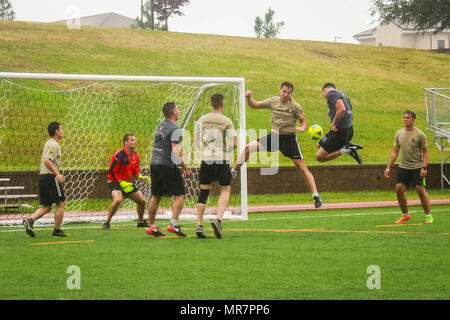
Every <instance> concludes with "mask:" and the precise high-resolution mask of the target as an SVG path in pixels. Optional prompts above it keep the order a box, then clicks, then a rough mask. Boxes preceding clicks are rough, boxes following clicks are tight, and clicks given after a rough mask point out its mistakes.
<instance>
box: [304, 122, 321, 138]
mask: <svg viewBox="0 0 450 320" xmlns="http://www.w3.org/2000/svg"><path fill="white" fill-rule="evenodd" d="M308 136H309V137H310V138H311V139H314V140H318V139H322V137H323V129H322V127H321V126H319V125H318V124H315V125H313V126H311V127H310V128H309V130H308Z"/></svg>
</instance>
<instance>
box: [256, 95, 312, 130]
mask: <svg viewBox="0 0 450 320" xmlns="http://www.w3.org/2000/svg"><path fill="white" fill-rule="evenodd" d="M261 106H262V107H264V108H270V110H272V120H271V122H270V123H271V124H272V129H273V130H275V131H278V132H280V133H295V128H296V126H297V120H300V122H301V121H303V120H304V119H305V113H304V112H303V110H302V108H301V107H300V105H299V104H298V103H297V102H296V101H295V100H294V99H291V100H290V101H288V102H282V101H281V99H280V97H272V98H269V99H266V100H264V101H262V102H261Z"/></svg>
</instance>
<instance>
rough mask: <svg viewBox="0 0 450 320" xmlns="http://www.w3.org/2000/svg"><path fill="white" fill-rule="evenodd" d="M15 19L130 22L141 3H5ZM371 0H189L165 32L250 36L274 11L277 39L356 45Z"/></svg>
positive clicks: (61, 0) (79, 0) (366, 21)
mask: <svg viewBox="0 0 450 320" xmlns="http://www.w3.org/2000/svg"><path fill="white" fill-rule="evenodd" d="M10 2H11V4H12V5H13V8H14V10H15V12H16V20H23V21H37V22H53V21H57V20H64V19H68V18H73V17H74V16H73V14H74V12H77V11H78V12H79V13H80V15H81V16H88V15H93V14H98V13H105V12H115V13H119V14H122V15H125V16H128V17H130V18H133V19H134V18H135V17H137V16H138V15H139V12H140V11H139V10H140V3H141V0H39V1H36V0H32V1H31V0H10ZM370 6H371V0H191V1H190V4H189V5H188V6H186V7H184V8H182V11H183V13H184V16H180V17H178V16H176V17H173V18H171V19H170V20H169V30H170V31H176V32H189V33H210V34H221V35H231V36H244V37H255V32H254V30H253V26H254V20H255V18H256V17H257V16H260V17H264V14H265V13H266V12H267V11H268V9H269V8H272V9H273V10H275V18H274V20H275V21H276V22H278V21H283V22H284V23H285V25H284V26H283V27H282V28H281V32H280V34H279V35H278V38H280V39H300V40H318V41H335V39H336V37H338V38H337V41H338V42H345V43H357V42H356V41H355V40H354V39H353V35H354V34H356V33H359V32H361V31H364V30H366V29H368V28H370V27H372V26H373V21H372V20H373V19H372V18H371V17H370V13H369V9H370Z"/></svg>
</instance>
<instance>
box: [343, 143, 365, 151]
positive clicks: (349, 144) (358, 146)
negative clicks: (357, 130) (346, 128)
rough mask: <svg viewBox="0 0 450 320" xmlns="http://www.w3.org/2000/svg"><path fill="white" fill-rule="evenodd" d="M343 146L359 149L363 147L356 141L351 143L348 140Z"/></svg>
mask: <svg viewBox="0 0 450 320" xmlns="http://www.w3.org/2000/svg"><path fill="white" fill-rule="evenodd" d="M345 148H346V149H349V150H360V149H364V147H363V146H362V145H359V144H357V143H352V142H349V143H348V144H347V145H346V146H345Z"/></svg>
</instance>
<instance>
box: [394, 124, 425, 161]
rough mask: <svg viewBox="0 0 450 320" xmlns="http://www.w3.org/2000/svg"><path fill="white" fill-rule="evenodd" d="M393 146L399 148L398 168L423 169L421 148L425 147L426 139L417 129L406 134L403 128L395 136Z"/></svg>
mask: <svg viewBox="0 0 450 320" xmlns="http://www.w3.org/2000/svg"><path fill="white" fill-rule="evenodd" d="M394 146H396V147H399V148H400V153H401V160H400V165H399V167H400V168H403V169H419V168H422V167H423V148H425V147H427V146H428V145H427V137H426V136H425V134H424V133H423V132H422V131H420V130H419V129H417V128H414V130H412V131H410V132H408V131H406V129H405V128H402V129H400V130H398V131H397V132H396V134H395V139H394Z"/></svg>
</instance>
